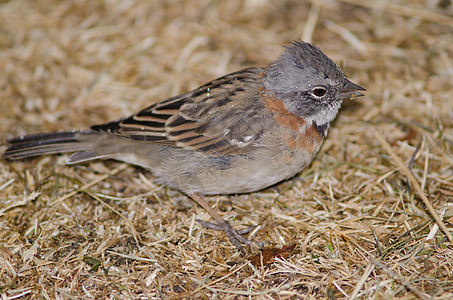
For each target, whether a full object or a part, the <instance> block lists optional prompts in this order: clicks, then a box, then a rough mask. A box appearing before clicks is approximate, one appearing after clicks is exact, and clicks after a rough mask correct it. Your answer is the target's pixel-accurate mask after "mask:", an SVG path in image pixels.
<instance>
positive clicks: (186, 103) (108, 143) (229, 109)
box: [2, 41, 365, 253]
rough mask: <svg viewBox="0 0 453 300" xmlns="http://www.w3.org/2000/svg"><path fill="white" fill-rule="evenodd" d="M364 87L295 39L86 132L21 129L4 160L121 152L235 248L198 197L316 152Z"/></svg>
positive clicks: (300, 164)
mask: <svg viewBox="0 0 453 300" xmlns="http://www.w3.org/2000/svg"><path fill="white" fill-rule="evenodd" d="M359 91H365V89H364V88H362V87H361V86H359V85H357V84H355V83H353V82H351V81H350V80H348V79H347V78H346V76H345V74H344V73H343V71H342V70H341V69H340V68H339V67H338V66H337V65H336V64H335V63H334V62H333V61H332V60H331V59H330V58H329V57H327V56H326V55H325V54H324V53H323V52H321V50H320V49H319V48H317V47H316V46H314V45H312V44H310V43H306V42H303V41H294V42H293V43H291V44H290V45H289V46H286V47H285V50H284V52H283V54H281V56H280V57H279V58H278V59H277V60H275V61H273V62H271V63H270V64H269V65H268V66H267V67H266V68H247V69H244V70H241V71H238V72H234V73H231V74H228V75H225V76H223V77H220V78H218V79H215V80H213V81H211V82H209V83H207V84H205V85H203V86H201V87H199V88H197V89H194V90H192V91H190V92H188V93H185V94H182V95H179V96H176V97H172V98H169V99H167V100H164V101H162V102H159V103H155V104H153V105H151V106H149V107H147V108H145V109H143V110H141V111H140V112H138V113H136V114H134V115H132V116H129V117H127V118H123V119H119V120H116V121H112V122H108V123H105V124H101V125H94V126H92V127H91V128H90V129H86V130H76V131H67V132H56V133H43V134H36V135H29V136H21V137H17V138H13V139H11V140H9V141H8V143H9V145H10V146H9V148H8V149H7V150H6V151H5V153H4V154H3V156H2V157H3V158H7V159H21V158H25V157H31V156H36V155H42V154H49V153H62V152H75V153H73V154H72V155H70V156H69V157H68V159H67V161H66V162H67V163H68V164H75V163H80V162H85V161H89V160H93V159H115V160H119V161H124V162H127V163H131V164H134V165H138V166H141V167H144V168H146V169H149V170H151V172H152V173H153V175H154V176H155V177H156V182H157V183H159V184H162V185H165V186H168V187H170V188H173V189H177V190H180V191H182V192H183V193H185V194H187V195H188V196H190V197H191V198H192V199H193V200H194V201H196V202H197V203H198V204H200V205H201V206H202V207H203V208H205V209H206V210H207V211H208V213H209V214H210V215H211V216H212V217H213V218H214V220H215V221H216V223H210V222H205V221H199V222H201V224H202V225H203V226H204V227H207V228H212V229H216V230H222V231H224V232H225V233H226V235H227V236H228V238H229V239H230V240H231V242H232V243H233V244H234V245H235V246H236V248H237V249H238V250H239V251H241V253H244V250H243V247H242V244H249V243H250V241H249V240H247V239H246V238H244V237H243V236H242V234H244V231H242V232H240V231H236V230H234V229H233V228H232V227H231V225H230V224H229V223H228V222H226V221H225V220H223V219H222V217H220V216H219V215H218V214H217V213H216V212H215V211H214V210H213V209H212V208H211V206H209V205H208V204H207V203H206V201H205V200H204V199H203V198H202V196H201V195H215V194H238V193H249V192H254V191H258V190H262V189H264V188H266V187H269V186H271V185H273V184H276V183H278V182H280V181H283V180H285V179H288V178H291V177H293V176H294V175H296V174H297V173H298V172H300V171H301V170H302V169H304V168H305V167H306V166H307V165H309V164H310V162H311V161H312V160H313V158H314V157H315V154H316V153H317V151H318V150H319V148H320V146H321V144H322V142H323V140H324V138H325V137H326V135H327V131H328V128H329V123H330V122H331V121H332V120H333V119H334V118H335V117H336V115H337V114H338V111H339V109H340V107H341V104H342V102H343V100H347V99H351V98H354V97H358V96H363V94H362V93H360V92H359Z"/></svg>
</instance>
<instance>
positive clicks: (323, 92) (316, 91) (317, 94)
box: [313, 86, 327, 98]
mask: <svg viewBox="0 0 453 300" xmlns="http://www.w3.org/2000/svg"><path fill="white" fill-rule="evenodd" d="M326 94H327V90H326V89H325V88H323V87H322V86H320V87H316V88H314V89H313V96H315V97H317V98H321V97H324V96H325V95H326Z"/></svg>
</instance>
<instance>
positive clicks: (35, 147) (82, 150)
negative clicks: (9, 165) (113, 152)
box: [2, 130, 106, 163]
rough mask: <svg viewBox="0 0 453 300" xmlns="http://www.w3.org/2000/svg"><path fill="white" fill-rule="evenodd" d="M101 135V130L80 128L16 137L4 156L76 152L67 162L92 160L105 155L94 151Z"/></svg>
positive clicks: (9, 142)
mask: <svg viewBox="0 0 453 300" xmlns="http://www.w3.org/2000/svg"><path fill="white" fill-rule="evenodd" d="M100 135H101V134H100V133H99V132H95V131H91V130H80V131H65V132H55V133H42V134H35V135H28V136H21V137H16V138H13V139H11V140H8V144H9V148H8V149H6V151H5V153H3V155H2V158H6V159H21V158H26V157H32V156H38V155H43V154H54V153H64V152H76V153H74V154H73V155H72V156H70V157H69V158H68V160H67V163H77V162H81V161H86V160H91V159H95V158H99V157H101V156H105V155H99V154H98V153H96V152H97V151H96V152H95V151H94V148H95V147H94V146H95V145H96V140H99V139H102V137H101V136H100ZM103 154H106V153H103Z"/></svg>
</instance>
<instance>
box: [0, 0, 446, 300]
mask: <svg viewBox="0 0 453 300" xmlns="http://www.w3.org/2000/svg"><path fill="white" fill-rule="evenodd" d="M0 17H1V18H0V28H1V30H0V69H1V70H2V72H0V84H1V89H0V99H1V100H0V101H1V102H0V103H1V104H2V109H1V110H0V119H1V122H0V132H1V133H2V135H1V139H2V143H3V142H5V141H6V139H7V138H8V137H12V136H16V135H20V134H25V133H35V132H43V131H56V130H62V129H77V128H85V127H88V126H89V125H91V124H95V123H101V122H104V121H108V120H112V119H116V118H119V117H121V116H126V115H127V114H130V113H132V112H135V111H137V110H138V109H140V108H143V107H145V106H147V105H149V104H151V103H153V102H157V101H160V100H163V99H166V98H167V97H170V96H173V95H176V94H177V93H181V92H184V91H187V90H189V89H191V88H195V87H197V86H199V85H201V84H203V83H205V82H207V81H209V80H211V79H213V78H215V77H217V76H221V75H223V74H225V73H227V72H232V71H235V70H238V69H241V68H244V67H247V66H264V65H266V64H267V63H268V62H269V61H270V60H272V59H275V58H276V57H277V56H278V54H279V53H280V52H281V46H282V45H285V44H286V43H287V42H289V41H291V40H294V39H298V38H300V37H302V36H303V37H304V38H305V39H311V40H312V41H313V42H314V43H315V44H317V45H318V46H319V47H321V49H323V51H324V52H325V53H327V54H328V55H329V56H330V57H331V58H332V59H334V60H335V61H336V62H337V63H339V64H340V65H342V66H343V68H344V69H345V71H346V73H347V74H348V76H349V78H351V79H352V80H353V81H354V82H357V83H359V84H360V85H363V86H364V87H366V88H367V92H366V97H364V98H360V99H357V100H355V101H352V102H348V103H345V105H344V108H343V110H342V112H341V114H340V116H339V117H338V118H337V120H336V121H335V122H334V124H333V128H331V130H330V132H329V136H328V139H327V140H326V142H325V143H324V145H323V147H322V149H321V152H320V153H319V155H318V156H317V158H316V160H315V161H314V162H313V163H312V165H311V167H310V168H307V169H305V170H303V171H302V172H301V173H300V174H299V176H298V177H297V178H295V179H292V180H290V181H288V182H285V183H281V184H279V185H277V186H274V187H271V188H268V189H266V190H264V191H261V192H258V193H252V194H247V195H239V196H218V197H209V198H208V200H209V202H210V203H211V204H212V205H215V208H216V210H217V211H219V212H220V213H221V215H222V216H223V217H224V218H225V219H228V220H229V221H230V222H231V224H232V225H233V226H234V227H235V228H238V229H240V228H245V227H248V226H249V225H254V224H257V225H260V227H259V229H258V230H255V231H254V232H253V233H251V236H250V237H251V238H253V239H256V240H262V241H267V242H268V243H269V244H268V246H267V247H268V248H272V249H273V250H269V251H267V250H266V251H264V252H262V253H261V252H259V251H258V249H256V248H255V247H251V248H248V252H249V255H250V259H249V258H247V257H240V256H239V255H238V253H237V251H236V249H234V247H233V246H232V245H231V243H230V242H229V241H228V240H227V239H226V238H225V236H224V235H223V234H221V233H218V232H213V231H210V230H206V229H203V228H201V227H200V226H199V224H197V223H196V222H195V219H197V218H200V219H205V220H209V216H208V215H207V214H206V212H204V211H203V210H202V209H201V208H200V207H198V206H197V205H194V204H193V203H192V202H191V201H190V200H189V199H187V198H186V197H185V196H184V195H182V194H181V193H179V192H177V191H173V190H170V189H167V188H164V187H161V186H158V185H155V184H154V183H153V180H152V175H151V174H150V173H149V172H147V171H145V170H142V169H139V168H134V167H132V166H127V165H124V164H121V163H117V162H112V161H104V162H100V161H96V162H92V163H89V164H85V165H80V166H66V165H64V158H65V156H47V157H41V158H37V159H33V160H24V161H18V162H7V161H0V199H2V200H1V201H0V295H2V299H22V298H23V299H25V298H27V299H37V298H39V299H42V298H44V299H54V298H72V299H93V298H94V299H102V298H109V299H113V298H115V299H153V298H170V297H171V298H174V299H176V298H204V299H206V298H216V297H219V298H220V297H221V298H227V299H232V298H260V299H261V298H283V299H287V298H292V299H294V298H331V299H334V298H355V297H359V298H378V299H386V298H391V297H393V298H398V299H412V298H422V299H427V298H429V297H434V298H436V299H449V298H452V297H453V259H452V258H453V245H452V243H451V241H449V240H448V237H447V235H446V234H445V230H447V231H448V230H449V231H450V234H451V232H452V225H451V224H452V223H453V205H452V203H453V201H452V199H453V168H452V165H453V155H452V149H453V100H452V99H453V80H452V78H453V35H452V31H453V9H452V6H451V1H435V0H431V1H403V0H401V1H371V0H342V1H340V0H323V1H312V2H310V1H290V0H287V1H286V0H285V1H270V0H261V1H260V0H244V1H239V0H230V1H208V0H204V1H203V0H200V1H181V0H171V1H157V0H156V1H138V0H135V1H134V0H127V1H119V0H109V1H88V0H82V1H70V0H66V1H49V0H45V1H44V0H38V1H30V0H28V1H26V0H14V1H2V2H1V3H0ZM376 130H377V132H378V133H379V135H378V136H382V137H383V139H378V138H376ZM389 147H390V148H389ZM2 149H3V148H1V149H0V150H2ZM389 150H391V151H389ZM396 158H399V159H401V161H400V160H399V159H396ZM407 169H410V170H411V172H412V174H413V177H411V176H410V178H408V177H407V176H406V175H407V174H408V173H407V171H408V170H407ZM414 180H415V181H416V182H417V183H418V187H417V184H416V185H414V184H413V183H414ZM420 191H421V192H422V193H420ZM427 199H428V200H429V203H430V205H431V206H432V209H433V210H431V208H430V207H429V206H426V205H425V203H424V201H425V202H426V200H427ZM434 215H438V216H439V217H440V219H439V220H440V221H438V222H437V223H436V221H435V217H433V216H434ZM293 244H295V245H296V246H295V249H294V250H292V251H291V252H290V253H289V252H288V251H289V250H288V251H287V250H282V251H285V252H284V254H285V255H278V254H275V257H274V262H273V263H269V262H270V261H272V257H269V256H268V254H266V253H274V252H275V253H278V252H279V250H278V249H280V248H282V247H285V248H283V249H289V248H288V247H289V246H290V245H293ZM263 255H264V256H263ZM260 261H263V262H264V263H263V264H260Z"/></svg>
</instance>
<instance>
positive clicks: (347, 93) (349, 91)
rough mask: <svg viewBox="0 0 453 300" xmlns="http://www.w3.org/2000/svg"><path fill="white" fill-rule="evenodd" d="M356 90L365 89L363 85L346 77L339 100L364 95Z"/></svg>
mask: <svg viewBox="0 0 453 300" xmlns="http://www.w3.org/2000/svg"><path fill="white" fill-rule="evenodd" d="M358 91H366V90H365V89H364V88H363V87H361V86H360V85H358V84H355V83H354V82H352V81H350V80H349V79H346V83H345V84H344V86H343V88H342V89H341V91H340V97H339V98H340V99H341V100H350V99H354V98H356V97H361V96H364V94H362V93H360V92H358Z"/></svg>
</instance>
